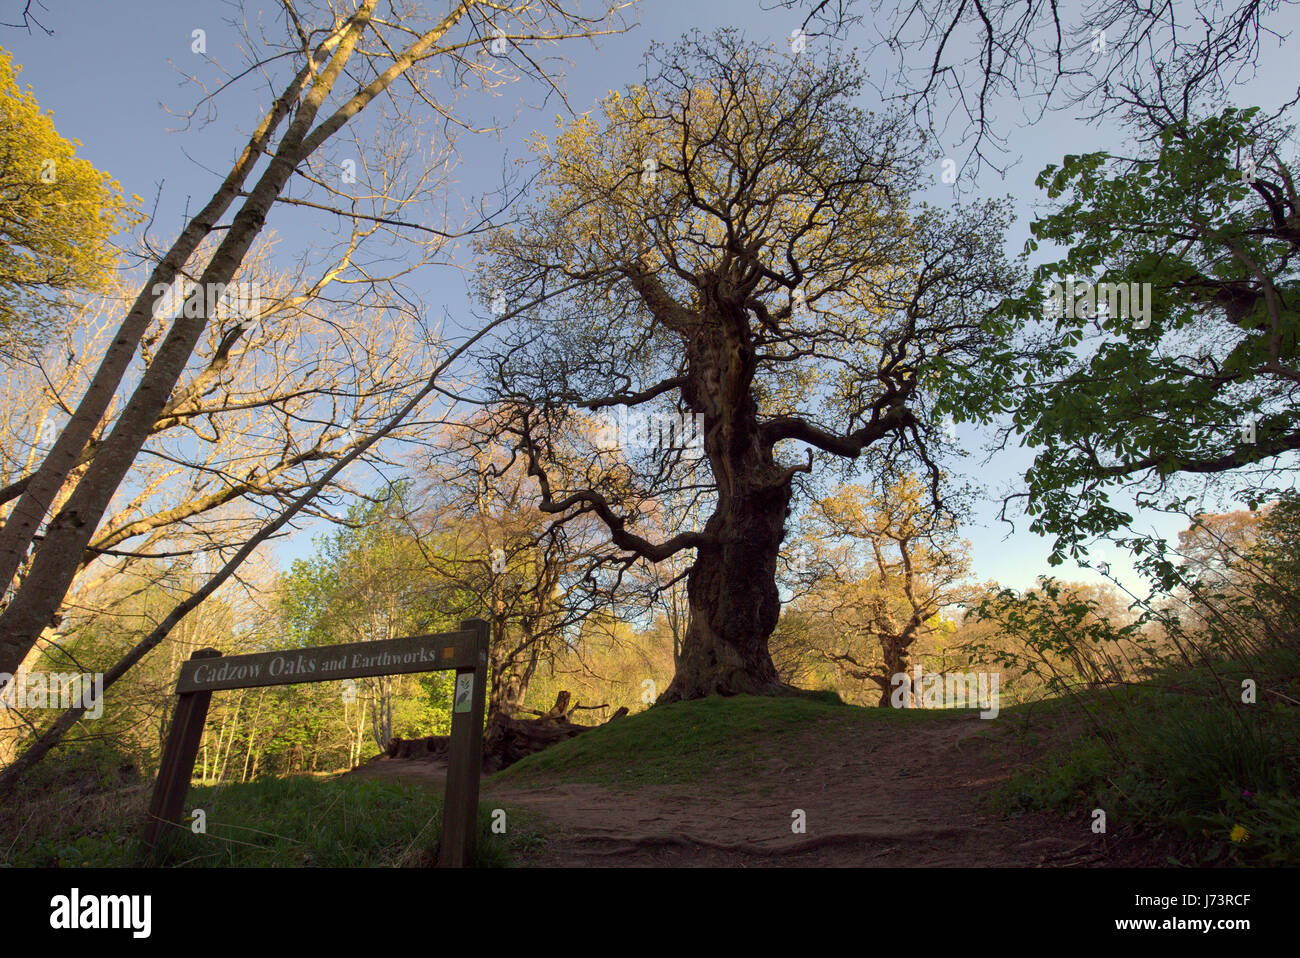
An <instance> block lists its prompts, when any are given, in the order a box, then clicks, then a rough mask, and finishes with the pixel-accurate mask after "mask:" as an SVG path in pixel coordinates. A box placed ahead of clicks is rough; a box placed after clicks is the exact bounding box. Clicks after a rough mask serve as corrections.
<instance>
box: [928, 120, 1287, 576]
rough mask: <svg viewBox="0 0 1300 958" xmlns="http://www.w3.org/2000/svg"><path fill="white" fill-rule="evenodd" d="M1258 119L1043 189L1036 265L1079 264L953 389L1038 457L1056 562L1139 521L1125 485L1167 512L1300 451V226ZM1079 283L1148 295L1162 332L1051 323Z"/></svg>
mask: <svg viewBox="0 0 1300 958" xmlns="http://www.w3.org/2000/svg"><path fill="white" fill-rule="evenodd" d="M1256 112H1257V111H1256V110H1255V109H1250V110H1244V111H1238V110H1234V109H1225V110H1224V111H1223V112H1222V113H1220V114H1219V115H1217V116H1212V117H1210V118H1208V119H1205V120H1203V121H1201V122H1198V123H1195V124H1189V125H1185V126H1181V127H1177V128H1175V127H1169V128H1167V129H1166V130H1165V131H1164V133H1163V135H1162V137H1161V139H1160V142H1159V147H1158V149H1157V150H1155V151H1154V155H1151V156H1145V157H1142V158H1139V159H1136V160H1134V159H1121V158H1117V157H1112V156H1110V155H1108V154H1106V153H1092V154H1087V155H1082V156H1067V157H1066V158H1065V159H1064V160H1063V162H1062V163H1061V164H1060V165H1059V166H1057V165H1051V166H1049V167H1047V168H1046V169H1045V170H1043V172H1042V173H1041V174H1040V175H1039V177H1038V185H1039V186H1040V187H1042V188H1044V189H1046V190H1047V194H1048V196H1049V197H1050V198H1052V199H1054V200H1057V201H1058V202H1059V205H1058V207H1057V209H1056V211H1055V212H1053V213H1052V214H1051V215H1049V216H1047V217H1045V218H1043V219H1040V220H1038V221H1037V222H1035V223H1034V224H1033V226H1032V231H1033V235H1034V239H1033V240H1031V241H1030V242H1029V243H1028V245H1027V251H1033V250H1035V249H1037V248H1038V244H1039V242H1040V241H1044V240H1046V241H1050V242H1054V243H1057V244H1061V245H1062V246H1064V247H1066V248H1067V249H1068V252H1067V254H1066V255H1065V256H1064V257H1063V258H1062V259H1059V260H1057V261H1055V262H1048V263H1045V264H1043V265H1041V266H1039V267H1038V268H1037V270H1036V271H1035V273H1034V276H1033V281H1032V285H1031V286H1030V287H1029V288H1028V289H1027V290H1026V291H1024V292H1023V293H1022V294H1021V295H1019V296H1017V297H1014V298H1011V299H1008V300H1006V301H1004V302H1003V303H1002V304H1001V306H1000V308H999V309H998V310H997V311H996V313H995V314H994V315H993V316H991V317H990V318H989V320H988V322H987V326H988V327H989V328H990V329H991V330H992V331H994V332H997V333H998V334H1000V339H1001V343H1000V345H997V346H994V347H992V348H990V349H988V350H986V352H985V354H984V356H983V360H984V362H983V364H982V365H978V366H972V367H968V368H967V369H965V370H962V369H954V370H953V374H954V376H955V377H957V378H958V379H959V380H960V383H961V388H962V389H964V390H965V398H964V402H963V405H964V407H965V409H966V415H967V416H969V417H971V418H976V419H983V420H984V421H989V420H991V419H992V418H993V417H994V416H998V415H1008V414H1009V415H1010V421H1011V424H1012V429H1013V431H1014V432H1015V433H1017V434H1018V435H1019V436H1020V438H1021V441H1022V443H1024V444H1026V445H1031V446H1033V447H1035V448H1036V449H1037V456H1036V458H1035V460H1034V463H1033V466H1032V467H1031V468H1030V470H1029V472H1028V474H1027V476H1026V480H1027V483H1028V494H1029V498H1028V502H1027V509H1028V512H1029V513H1030V514H1031V515H1032V516H1034V520H1033V524H1032V528H1033V529H1034V531H1036V532H1039V533H1044V534H1049V535H1054V536H1056V542H1055V546H1054V550H1053V555H1052V562H1053V563H1054V564H1058V563H1060V562H1061V561H1063V559H1064V557H1065V555H1066V554H1067V553H1069V554H1070V555H1073V556H1077V555H1078V553H1079V549H1080V546H1081V544H1082V543H1084V542H1086V541H1087V540H1088V539H1090V538H1092V537H1093V536H1097V535H1101V534H1104V533H1107V532H1111V531H1114V530H1116V529H1120V528H1122V527H1123V526H1124V525H1126V524H1127V523H1128V522H1129V520H1130V517H1129V516H1128V515H1126V514H1125V513H1124V512H1122V511H1121V510H1119V509H1117V508H1116V507H1114V506H1112V505H1111V504H1110V503H1109V493H1110V491H1112V490H1113V489H1114V487H1116V486H1117V485H1119V484H1121V483H1131V484H1133V485H1134V488H1135V492H1136V494H1137V495H1138V498H1139V501H1140V502H1146V501H1151V502H1155V499H1154V498H1153V497H1154V496H1156V495H1158V494H1159V492H1160V491H1161V490H1162V489H1164V487H1165V484H1166V482H1167V480H1168V479H1169V478H1170V477H1172V476H1174V475H1176V474H1179V473H1183V474H1187V473H1195V474H1205V475H1213V474H1216V473H1227V472H1232V471H1236V470H1239V469H1240V468H1241V467H1245V466H1251V465H1254V464H1257V463H1266V462H1268V461H1269V460H1270V459H1271V458H1272V457H1274V456H1276V455H1279V454H1284V453H1287V452H1289V451H1292V450H1294V449H1296V448H1300V433H1297V431H1296V430H1295V421H1294V419H1295V416H1294V413H1295V405H1294V398H1293V396H1294V389H1295V384H1296V382H1300V364H1298V363H1297V333H1298V332H1300V310H1298V309H1297V303H1300V276H1297V273H1296V266H1295V263H1296V259H1295V253H1296V251H1297V248H1298V247H1300V220H1298V219H1297V213H1296V198H1295V187H1294V182H1293V180H1292V177H1291V173H1290V170H1289V168H1288V166H1287V165H1286V164H1285V163H1283V162H1282V160H1281V159H1280V158H1279V157H1278V148H1277V147H1275V146H1266V145H1263V144H1266V143H1276V139H1269V138H1268V136H1267V133H1266V131H1265V130H1264V129H1263V128H1262V127H1261V126H1259V125H1258V124H1256V123H1255V122H1254V117H1255V114H1256ZM1252 154H1253V157H1254V158H1252ZM1070 276H1073V277H1074V279H1075V281H1076V282H1078V283H1083V282H1094V283H1101V282H1108V283H1124V284H1126V285H1128V284H1132V283H1137V284H1139V288H1140V286H1141V284H1144V283H1150V284H1151V297H1150V299H1149V300H1147V302H1146V305H1148V306H1149V307H1150V313H1149V316H1145V315H1142V314H1141V313H1140V312H1139V311H1138V310H1137V309H1136V308H1135V307H1134V305H1133V304H1132V303H1130V307H1129V311H1128V313H1127V314H1126V315H1121V314H1122V313H1123V310H1122V309H1117V310H1115V311H1114V313H1112V312H1111V311H1109V310H1101V311H1098V310H1087V309H1083V310H1079V309H1076V310H1073V312H1074V313H1075V315H1074V316H1070V315H1059V316H1048V315H1045V303H1046V295H1045V294H1046V289H1047V286H1048V284H1051V283H1062V284H1064V282H1065V280H1066V279H1067V278H1068V277H1070ZM1089 312H1091V313H1092V315H1086V314H1087V313H1089ZM1148 319H1149V325H1147V321H1148ZM1252 421H1253V422H1254V434H1253V436H1252V437H1249V438H1247V436H1246V434H1245V433H1244V428H1245V427H1246V426H1247V424H1248V423H1250V422H1252ZM1252 439H1253V441H1251V440H1252ZM1238 474H1239V473H1238Z"/></svg>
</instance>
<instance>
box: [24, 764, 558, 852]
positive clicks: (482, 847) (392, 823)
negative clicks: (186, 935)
mask: <svg viewBox="0 0 1300 958" xmlns="http://www.w3.org/2000/svg"><path fill="white" fill-rule="evenodd" d="M147 800H148V790H147V789H145V788H136V789H133V790H131V791H130V792H129V793H108V794H105V795H101V796H96V801H95V802H94V803H93V804H92V805H87V806H86V807H85V810H84V813H83V814H80V815H77V816H69V817H64V818H62V819H60V821H59V822H58V823H57V826H58V827H57V828H54V827H52V828H43V829H34V830H33V833H32V834H31V835H30V837H29V836H24V835H22V834H21V833H20V834H19V835H17V836H11V837H10V840H8V841H6V842H5V843H3V844H0V851H4V845H8V851H7V854H5V855H4V856H3V857H0V865H4V866H19V867H22V866H31V867H109V868H112V867H130V866H133V865H136V864H139V862H140V858H139V855H140V851H141V849H140V846H139V843H138V840H137V838H138V835H139V833H140V828H141V825H142V823H143V812H144V807H143V806H144V803H145V802H147ZM185 809H186V813H187V814H190V813H192V811H193V810H194V809H202V810H203V812H204V813H205V814H206V823H205V824H206V832H205V833H203V834H195V833H194V832H193V831H192V829H191V828H189V827H187V828H186V829H185V830H183V831H178V832H173V834H172V839H171V841H170V843H169V847H168V848H167V850H166V852H165V854H164V855H163V856H162V858H161V859H160V862H159V864H162V865H165V866H171V867H186V868H202V867H252V868H299V867H343V868H360V867H401V866H415V867H419V866H426V865H431V864H433V857H432V850H433V848H434V846H435V843H436V842H437V839H438V836H439V835H440V833H441V826H442V822H441V819H442V796H441V795H440V794H437V793H436V792H435V791H434V790H431V789H429V788H428V787H427V786H424V785H420V784H408V783H403V782H384V781H375V780H370V779H361V778H354V777H338V778H332V779H324V778H312V777H309V776H301V777H294V778H286V779H274V778H266V779H259V780H257V781H254V782H248V783H245V784H228V785H221V786H208V787H194V788H191V789H190V791H189V794H188V796H187V797H186V802H185ZM506 814H507V818H506V825H507V833H506V834H505V835H498V834H494V833H493V832H492V830H491V824H492V809H491V808H489V807H486V803H483V804H482V805H481V806H480V809H479V832H478V837H477V841H476V843H475V845H476V861H475V864H476V865H479V866H483V867H501V866H505V865H507V864H509V862H510V860H511V856H512V852H513V851H515V850H516V849H525V848H529V847H533V846H535V845H536V844H537V843H538V842H540V841H542V839H541V836H540V835H539V833H538V826H537V823H536V822H535V821H533V820H532V819H531V818H530V817H529V816H527V815H526V814H522V813H518V812H516V811H515V810H513V809H507V810H506Z"/></svg>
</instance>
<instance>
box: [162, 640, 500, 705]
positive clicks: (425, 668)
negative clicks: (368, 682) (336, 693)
mask: <svg viewBox="0 0 1300 958" xmlns="http://www.w3.org/2000/svg"><path fill="white" fill-rule="evenodd" d="M474 640H475V633H473V632H447V633H444V634H442V635H417V636H412V637H410V638H405V639H387V640H385V641H382V642H353V643H351V644H350V645H326V646H320V647H318V648H313V649H291V650H287V651H284V652H258V653H256V654H254V655H230V656H226V657H224V658H220V659H190V660H189V661H188V662H186V663H185V664H184V665H182V666H181V676H180V680H179V681H178V682H177V683H176V691H177V692H179V693H181V694H184V693H186V692H216V691H218V690H220V689H248V688H257V687H259V686H263V685H292V684H294V683H295V682H328V681H330V680H335V679H359V678H361V677H362V676H366V675H395V674H397V673H399V672H433V671H437V670H440V669H459V668H472V667H473V666H474V664H475V649H474ZM470 678H471V679H472V678H473V677H472V676H470ZM468 687H469V686H466V688H468Z"/></svg>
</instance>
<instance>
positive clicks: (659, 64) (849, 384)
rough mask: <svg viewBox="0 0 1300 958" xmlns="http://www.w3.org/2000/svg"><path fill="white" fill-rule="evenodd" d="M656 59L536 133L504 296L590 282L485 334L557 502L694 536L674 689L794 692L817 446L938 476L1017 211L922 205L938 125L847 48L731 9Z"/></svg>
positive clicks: (640, 552)
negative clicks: (782, 631) (786, 645)
mask: <svg viewBox="0 0 1300 958" xmlns="http://www.w3.org/2000/svg"><path fill="white" fill-rule="evenodd" d="M647 64H648V74H649V75H650V79H648V80H647V82H646V83H644V84H642V85H639V86H635V87H633V88H631V89H630V90H629V91H628V92H627V93H626V94H623V95H619V94H613V95H611V96H610V97H609V98H607V99H606V100H604V101H603V103H602V104H601V109H600V110H599V111H597V113H598V117H599V118H597V116H593V115H588V116H586V117H584V118H582V119H581V120H579V121H577V122H574V123H572V124H569V125H567V126H565V127H563V128H562V129H561V130H560V131H559V133H558V134H557V135H556V136H555V137H554V138H553V139H548V138H544V137H539V138H537V139H536V141H535V147H536V152H537V155H538V156H539V158H540V163H541V180H540V182H541V184H542V191H543V195H542V196H541V198H540V199H539V201H538V203H537V204H536V205H535V206H533V207H532V208H530V209H529V210H528V211H527V212H526V213H525V214H524V215H523V216H522V218H521V221H520V223H519V224H518V226H517V227H516V228H515V229H513V230H510V231H506V232H501V233H499V234H496V235H495V236H494V237H493V238H492V239H491V240H490V241H488V242H487V244H486V248H485V252H486V253H487V254H488V255H487V259H486V262H487V264H488V265H487V266H486V267H485V270H484V275H483V280H482V282H483V294H484V298H485V299H487V298H493V299H495V300H496V301H497V303H496V305H497V306H498V308H499V307H500V306H501V305H504V304H503V303H502V300H503V299H504V300H507V301H508V300H509V297H510V291H511V290H513V289H516V288H519V289H523V288H536V287H538V286H541V287H543V288H548V289H549V288H562V287H566V286H569V285H572V286H573V287H574V289H573V291H572V292H571V293H568V294H566V295H564V296H560V297H556V298H555V299H554V300H547V306H546V307H545V308H544V309H542V310H535V311H528V312H527V313H526V314H525V317H524V321H523V322H521V323H520V324H519V325H518V326H516V327H515V329H514V331H513V333H512V334H511V335H510V336H509V337H508V338H507V340H506V342H505V343H504V345H502V346H501V347H500V348H498V349H496V350H495V351H494V352H493V353H492V354H491V355H490V356H485V357H484V360H485V365H486V367H487V369H488V371H489V373H490V375H489V377H488V378H489V379H490V380H491V381H492V382H493V383H494V386H493V387H492V388H493V390H494V396H493V397H492V398H493V399H494V400H495V401H496V407H497V409H498V423H499V426H498V428H499V429H500V431H501V433H502V434H503V435H507V434H508V435H509V436H510V438H511V440H512V441H513V443H514V446H515V448H516V449H517V451H518V454H519V455H521V456H523V457H524V458H525V460H526V462H527V465H528V469H529V471H530V473H531V475H532V476H533V477H535V479H536V480H537V482H538V485H539V487H540V490H541V503H542V505H541V508H542V509H543V510H544V511H546V512H547V513H549V514H551V515H552V516H554V517H555V521H557V522H565V521H567V520H569V519H572V518H574V517H577V516H590V515H595V516H597V517H598V518H600V519H601V520H602V521H603V522H604V523H605V524H606V525H607V526H608V529H609V533H610V536H611V539H612V541H613V543H614V544H615V545H616V546H617V547H618V548H619V549H621V550H623V552H624V553H625V555H626V556H627V558H628V560H629V561H634V560H643V561H646V562H652V563H657V562H663V561H664V560H667V559H668V558H669V557H671V556H673V555H675V554H676V553H679V552H682V551H684V550H694V553H695V554H694V566H693V568H692V570H691V572H690V576H689V579H688V595H689V606H690V624H689V626H688V629H687V633H686V635H685V638H684V640H683V645H682V650H681V657H680V661H679V662H678V666H677V674H676V676H675V678H674V680H673V682H672V684H671V685H670V686H669V688H668V689H667V690H666V691H665V692H664V694H663V696H661V697H660V701H677V700H682V699H691V698H698V697H702V696H706V695H710V694H737V693H751V694H773V693H778V692H780V691H782V690H784V689H785V688H786V686H784V685H783V684H782V683H781V681H780V680H779V678H778V676H777V672H776V669H775V668H774V667H773V664H772V659H771V657H770V655H769V653H768V637H769V635H770V633H771V632H772V630H773V628H774V627H775V626H776V623H777V618H778V615H779V612H780V605H781V601H780V595H779V592H778V588H777V584H776V565H777V558H778V554H779V552H780V549H781V544H782V541H783V540H784V538H785V535H786V528H785V527H786V521H787V518H788V516H789V513H790V505H791V500H792V495H793V490H792V482H793V480H794V479H795V477H796V475H797V474H799V473H801V472H806V473H811V472H812V471H813V469H814V462H820V463H821V464H823V465H827V466H831V465H832V464H837V463H838V464H840V465H842V466H844V467H845V471H851V470H852V469H853V468H855V467H856V468H864V469H866V470H867V471H869V472H870V471H877V470H879V468H880V467H881V465H882V464H883V463H884V462H886V461H892V462H895V463H902V462H911V463H913V464H914V466H915V467H916V468H917V469H918V471H920V472H922V474H924V475H925V476H927V478H928V483H927V486H928V491H929V494H930V495H931V496H932V497H933V498H934V499H935V500H936V502H937V501H938V500H939V499H940V492H941V478H942V473H941V468H940V460H941V459H942V453H943V448H944V445H945V443H944V439H943V435H942V433H943V429H942V426H941V421H940V417H941V416H942V414H943V412H944V396H943V384H944V381H945V371H946V370H949V369H951V368H952V367H953V366H954V365H956V364H961V363H964V362H967V361H969V360H970V359H971V357H973V356H974V355H975V354H976V353H977V352H978V350H979V348H980V346H981V343H982V342H983V339H982V337H983V336H984V335H985V334H983V333H981V332H980V329H979V321H980V317H981V315H982V313H983V311H984V309H985V308H986V307H988V306H991V305H992V304H993V303H995V302H996V301H997V300H998V298H999V297H1000V296H1001V295H1003V294H1004V293H1005V291H1006V290H1008V289H1009V288H1011V284H1012V280H1013V277H1014V275H1015V269H1014V268H1013V267H1012V265H1011V264H1009V263H1007V262H1006V261H1005V260H1004V258H1003V256H1002V254H1001V251H1000V250H1001V245H1002V243H1001V233H1002V231H1003V229H1005V227H1006V224H1007V222H1008V220H1009V216H1008V213H1007V210H1006V207H1005V205H1003V204H1001V203H998V202H987V203H984V204H981V205H979V206H978V207H974V208H969V209H964V210H963V209H954V210H952V211H950V212H946V213H944V212H938V211H935V210H932V209H929V208H926V207H920V208H918V209H915V210H913V209H910V208H909V203H910V199H911V193H912V191H913V189H914V188H915V187H916V186H917V185H918V176H917V170H918V165H919V163H920V160H921V157H922V148H923V145H924V144H922V143H921V142H919V141H917V140H915V139H913V138H912V137H910V136H909V135H908V134H907V132H906V129H907V128H906V126H905V124H904V123H903V122H902V121H901V120H900V119H899V118H898V117H895V116H876V115H874V114H871V113H867V112H864V111H863V110H861V109H859V108H857V107H856V106H855V105H854V99H855V97H856V96H857V94H858V92H859V90H860V86H861V76H862V71H861V70H860V69H859V68H858V66H857V64H856V63H855V62H854V61H853V60H852V58H851V57H850V58H841V57H838V56H836V55H834V54H832V53H827V54H825V55H824V56H823V57H821V58H820V59H818V60H816V61H814V60H813V59H812V58H811V57H809V56H806V55H802V54H800V53H794V52H792V53H789V54H787V53H785V52H779V51H769V50H762V49H759V48H756V47H754V46H752V45H750V44H747V43H746V42H744V41H743V40H742V39H741V38H739V36H738V35H737V34H736V33H734V32H731V31H722V32H720V33H718V34H716V35H714V36H713V37H711V38H702V37H700V36H698V35H697V36H693V37H689V38H687V39H684V40H683V41H682V42H681V43H679V44H678V45H677V46H675V47H674V48H672V49H670V50H663V49H660V48H654V49H652V50H651V52H650V54H649V55H648V57H647ZM619 407H626V408H621V409H620V408H619ZM615 409H618V412H617V413H615V412H614V410H615ZM656 412H657V413H659V414H660V415H677V416H679V417H683V419H685V421H686V422H688V423H689V424H690V425H689V426H688V427H686V428H684V429H680V430H676V429H664V428H662V425H661V428H659V429H657V430H646V429H644V428H643V429H633V428H632V427H631V426H628V427H627V428H620V429H619V430H618V431H617V433H616V437H617V438H619V439H620V440H621V442H620V443H619V444H618V446H619V448H617V449H613V448H611V444H610V443H608V442H601V441H595V442H592V444H591V455H592V457H593V462H594V465H593V469H592V470H591V474H590V475H591V476H592V477H593V479H592V480H590V481H584V477H583V476H582V475H581V473H579V474H578V475H577V477H576V478H575V477H574V475H573V473H572V472H571V471H570V472H565V473H563V474H561V471H560V470H558V469H555V468H552V463H551V462H550V457H551V450H552V449H553V448H559V447H560V446H561V445H564V444H572V443H573V442H575V441H580V439H581V437H584V436H591V435H597V436H598V435H600V430H593V429H592V420H593V419H595V418H598V417H601V416H604V417H608V418H607V420H606V422H607V423H615V422H616V423H618V424H619V425H620V427H622V424H623V423H624V422H629V423H635V422H637V421H638V420H639V419H642V417H644V416H645V415H646V414H648V413H649V414H654V413H656ZM686 417H690V418H689V419H686ZM659 422H660V423H661V424H662V423H663V422H664V420H663V419H660V420H659ZM697 428H698V434H699V437H700V440H701V441H700V443H699V444H698V445H699V449H698V451H699V453H700V454H699V455H697V456H695V457H694V458H693V457H692V449H691V448H690V447H691V443H689V442H685V441H682V439H683V434H686V435H690V434H692V433H694V432H695V430H696V429H697ZM638 437H639V439H640V440H641V446H644V447H650V448H638V446H637V445H636V444H634V443H633V442H632V441H631V440H633V439H637V438H638ZM605 438H608V436H606V437H605ZM800 446H802V447H804V448H803V450H802V451H801V450H800V449H799V447H800ZM611 457H617V463H615V462H614V461H613V460H612V458H611ZM683 490H686V491H687V492H688V494H690V495H692V496H695V497H696V498H697V499H698V500H699V501H700V502H702V503H705V505H706V508H704V509H703V510H702V514H703V515H704V516H707V519H706V520H705V521H704V522H703V523H702V527H697V528H694V529H683V530H681V531H679V532H677V533H676V534H675V535H672V536H670V537H668V538H666V539H661V540H660V541H653V539H652V536H651V535H650V534H648V533H646V534H643V533H645V532H646V530H647V529H648V528H649V527H650V526H651V522H650V521H649V516H650V515H651V514H652V511H653V510H652V506H651V504H652V503H653V501H654V500H655V498H656V497H661V496H667V495H677V494H680V493H681V492H682V491H683Z"/></svg>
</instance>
